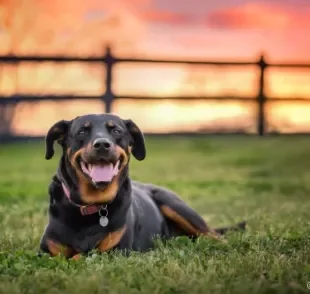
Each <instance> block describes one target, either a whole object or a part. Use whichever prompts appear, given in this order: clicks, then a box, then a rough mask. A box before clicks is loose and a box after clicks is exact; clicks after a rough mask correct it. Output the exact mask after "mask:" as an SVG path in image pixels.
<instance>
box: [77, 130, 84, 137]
mask: <svg viewBox="0 0 310 294" xmlns="http://www.w3.org/2000/svg"><path fill="white" fill-rule="evenodd" d="M85 133H86V131H85V129H81V130H79V131H78V133H77V134H78V135H79V136H81V135H84V134H85Z"/></svg>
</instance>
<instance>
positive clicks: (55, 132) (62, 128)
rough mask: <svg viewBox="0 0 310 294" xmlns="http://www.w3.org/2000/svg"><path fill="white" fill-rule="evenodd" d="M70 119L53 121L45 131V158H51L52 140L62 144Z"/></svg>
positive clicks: (52, 153)
mask: <svg viewBox="0 0 310 294" xmlns="http://www.w3.org/2000/svg"><path fill="white" fill-rule="evenodd" d="M70 123H71V121H67V120H61V121H59V122H57V123H55V124H54V125H53V126H51V128H50V129H49V131H48V132H47V135H46V138H45V146H46V150H45V159H51V158H52V157H53V155H54V142H55V141H56V140H57V143H58V144H60V145H63V143H64V139H65V136H66V134H67V132H68V129H69V126H70Z"/></svg>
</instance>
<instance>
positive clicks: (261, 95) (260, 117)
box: [257, 55, 267, 136]
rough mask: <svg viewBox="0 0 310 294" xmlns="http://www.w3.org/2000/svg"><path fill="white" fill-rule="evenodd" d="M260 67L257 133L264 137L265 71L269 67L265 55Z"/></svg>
mask: <svg viewBox="0 0 310 294" xmlns="http://www.w3.org/2000/svg"><path fill="white" fill-rule="evenodd" d="M257 64H258V66H259V69H260V77H259V90H258V96H257V103H258V115H257V132H258V134H259V136H263V135H264V134H265V131H266V130H265V128H266V121H265V119H266V118H265V103H266V97H265V69H266V67H267V63H266V61H265V58H264V56H263V55H261V57H260V59H259V61H258V63H257Z"/></svg>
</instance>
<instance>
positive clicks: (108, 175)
mask: <svg viewBox="0 0 310 294" xmlns="http://www.w3.org/2000/svg"><path fill="white" fill-rule="evenodd" d="M89 171H90V173H89V175H90V177H91V178H92V180H93V181H94V182H111V181H112V179H113V177H114V176H115V175H116V174H117V172H118V164H116V165H115V167H114V166H113V164H112V163H109V164H106V165H92V166H91V168H90V169H89Z"/></svg>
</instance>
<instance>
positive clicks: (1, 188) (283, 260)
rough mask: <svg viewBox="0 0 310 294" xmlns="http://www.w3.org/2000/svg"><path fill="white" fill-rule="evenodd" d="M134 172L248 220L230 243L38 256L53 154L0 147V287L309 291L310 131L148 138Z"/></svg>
mask: <svg viewBox="0 0 310 294" xmlns="http://www.w3.org/2000/svg"><path fill="white" fill-rule="evenodd" d="M147 147H148V149H147V151H148V154H147V158H146V160H145V161H142V162H137V161H135V160H133V159H132V161H131V176H132V178H133V179H136V180H140V181H145V182H153V183H156V184H160V185H163V186H166V187H168V188H170V189H173V190H174V191H176V192H177V193H179V194H180V195H181V197H182V198H183V199H184V200H185V201H186V202H188V203H189V204H190V205H191V206H192V207H193V208H195V209H196V210H197V211H198V212H199V213H201V214H202V215H203V216H204V218H205V219H206V220H207V221H208V222H209V223H210V224H211V225H212V226H218V225H228V224H231V223H234V222H238V221H241V220H247V221H248V230H247V232H246V233H245V234H243V235H241V234H236V233H235V234H231V235H229V236H228V240H229V243H228V245H225V244H219V243H217V242H216V241H214V240H209V239H199V240H198V241H197V242H195V243H192V242H190V241H189V240H188V239H187V238H180V239H178V240H173V241H172V242H170V243H168V244H166V245H165V246H163V245H162V244H160V242H157V243H158V244H157V249H156V250H154V251H152V252H148V253H145V254H139V253H134V254H132V255H131V256H130V257H124V256H121V255H120V254H119V253H115V254H114V253H113V254H103V255H96V254H95V253H94V254H93V255H91V256H89V257H87V258H83V259H81V260H79V261H68V260H65V259H64V258H61V257H57V258H49V257H47V256H45V257H42V258H38V257H36V250H37V248H38V244H39V239H40V236H41V233H42V231H43V229H44V226H45V225H46V222H47V215H46V210H47V205H48V196H47V186H48V184H49V181H50V178H51V176H52V174H53V173H54V171H55V169H56V166H57V163H58V158H59V149H58V150H57V153H56V156H55V158H54V159H53V160H50V161H45V160H44V144H38V143H29V144H23V145H3V146H0V199H1V200H0V222H1V229H0V293H12V294H14V293H33V294H37V293H44V294H48V293H85V294H86V293H87V294H92V293H122V294H130V293H149V294H151V293H202V294H204V293H263V292H264V293H266V292H268V293H284V292H286V293H303V292H304V293H310V290H308V289H307V282H308V281H310V139H309V138H305V137H286V138H283V137H273V138H263V139H261V138H246V137H206V138H203V139H202V138H199V139H197V138H196V139H192V138H187V139H182V138H179V139H176V138H174V139H163V138H162V139H154V138H152V139H151V138H147Z"/></svg>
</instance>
